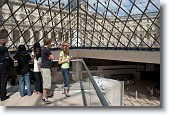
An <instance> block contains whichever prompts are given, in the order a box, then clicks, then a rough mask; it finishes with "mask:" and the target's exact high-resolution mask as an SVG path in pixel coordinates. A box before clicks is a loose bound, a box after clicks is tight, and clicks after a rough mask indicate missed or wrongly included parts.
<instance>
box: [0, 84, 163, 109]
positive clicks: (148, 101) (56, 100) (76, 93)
mask: <svg viewBox="0 0 169 115" xmlns="http://www.w3.org/2000/svg"><path fill="white" fill-rule="evenodd" d="M52 89H54V90H53V91H54V96H53V97H52V98H50V100H51V101H52V103H51V104H44V103H42V101H41V98H42V95H37V94H32V95H31V96H24V97H21V96H20V94H19V92H18V86H15V87H9V88H8V95H10V98H9V99H8V100H5V101H0V106H84V104H83V98H82V92H81V90H80V84H79V83H75V84H72V87H71V90H70V95H71V98H66V97H65V95H64V94H62V85H57V86H53V87H52ZM85 95H86V100H87V103H88V105H89V106H100V103H99V101H98V98H97V96H95V95H94V96H92V98H91V97H90V96H89V95H88V93H86V94H85ZM123 106H155V107H158V106H160V99H159V98H157V97H151V98H150V97H149V96H147V95H145V94H141V93H138V94H137V98H136V95H135V92H132V90H131V91H129V92H124V98H123Z"/></svg>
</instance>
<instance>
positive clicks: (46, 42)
mask: <svg viewBox="0 0 169 115" xmlns="http://www.w3.org/2000/svg"><path fill="white" fill-rule="evenodd" d="M43 42H44V45H49V43H51V39H49V38H45V39H44V40H43Z"/></svg>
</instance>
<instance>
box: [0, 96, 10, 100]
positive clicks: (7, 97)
mask: <svg viewBox="0 0 169 115" xmlns="http://www.w3.org/2000/svg"><path fill="white" fill-rule="evenodd" d="M9 98H10V96H6V97H5V98H1V101H5V100H6V99H9Z"/></svg>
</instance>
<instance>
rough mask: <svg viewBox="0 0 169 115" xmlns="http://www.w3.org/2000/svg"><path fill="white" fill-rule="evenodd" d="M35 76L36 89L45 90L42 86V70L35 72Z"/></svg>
mask: <svg viewBox="0 0 169 115" xmlns="http://www.w3.org/2000/svg"><path fill="white" fill-rule="evenodd" d="M34 77H35V90H36V91H39V92H40V93H42V92H43V88H42V75H41V72H34Z"/></svg>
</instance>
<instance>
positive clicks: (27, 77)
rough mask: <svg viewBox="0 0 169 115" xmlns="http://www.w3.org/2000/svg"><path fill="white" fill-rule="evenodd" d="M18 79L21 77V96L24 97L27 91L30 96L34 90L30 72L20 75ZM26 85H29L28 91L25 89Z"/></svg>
mask: <svg viewBox="0 0 169 115" xmlns="http://www.w3.org/2000/svg"><path fill="white" fill-rule="evenodd" d="M18 79H19V92H20V95H21V97H23V96H24V95H25V93H27V95H28V96H31V95H32V92H31V84H30V75H29V73H27V74H24V75H18ZM25 85H26V87H27V91H26V90H25Z"/></svg>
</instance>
